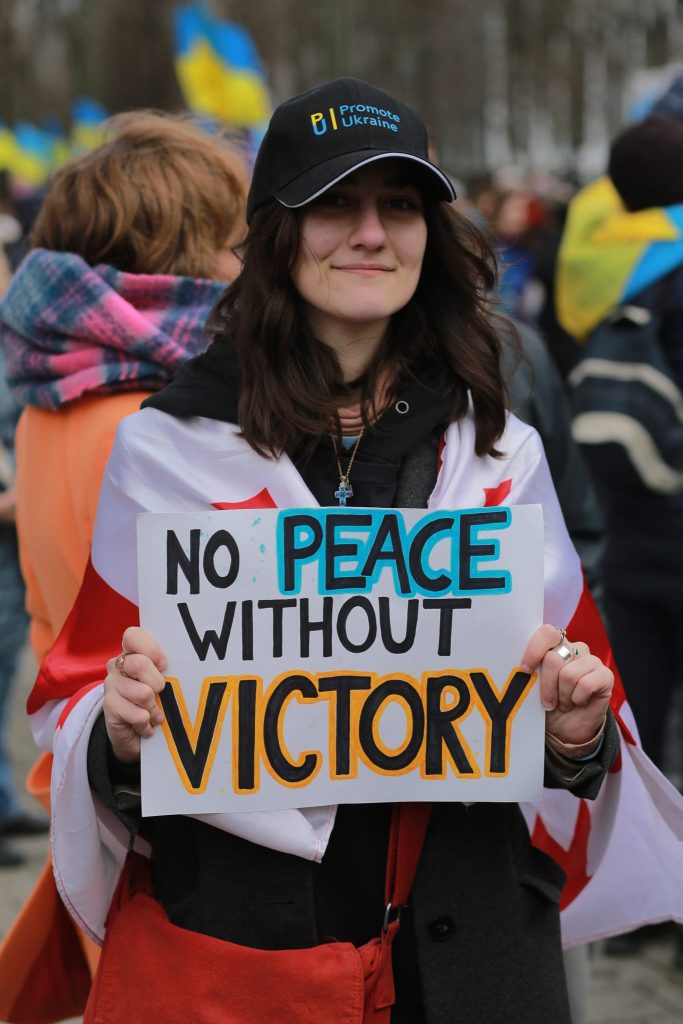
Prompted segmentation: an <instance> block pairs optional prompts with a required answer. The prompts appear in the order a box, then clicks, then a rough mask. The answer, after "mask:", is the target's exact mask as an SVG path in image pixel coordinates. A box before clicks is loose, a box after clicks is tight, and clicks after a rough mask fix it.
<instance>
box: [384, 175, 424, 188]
mask: <svg viewBox="0 0 683 1024" xmlns="http://www.w3.org/2000/svg"><path fill="white" fill-rule="evenodd" d="M380 186H381V187H382V188H415V189H417V187H418V186H417V185H416V184H415V182H414V180H412V179H411V178H409V177H405V175H401V174H393V175H388V176H387V177H386V178H382V180H381V181H380Z"/></svg>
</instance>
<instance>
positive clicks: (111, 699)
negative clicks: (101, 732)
mask: <svg viewBox="0 0 683 1024" xmlns="http://www.w3.org/2000/svg"><path fill="white" fill-rule="evenodd" d="M103 712H104V719H105V723H106V724H108V725H110V726H121V725H124V726H126V727H127V728H129V729H132V730H133V732H135V733H137V734H138V736H144V735H151V733H152V732H153V731H154V730H153V728H152V725H151V722H150V712H149V711H148V710H147V709H146V708H141V707H139V706H138V705H137V704H133V703H131V701H129V700H126V699H125V697H122V696H121V694H120V693H116V692H114V693H111V694H108V695H107V696H106V697H105V699H104V705H103Z"/></svg>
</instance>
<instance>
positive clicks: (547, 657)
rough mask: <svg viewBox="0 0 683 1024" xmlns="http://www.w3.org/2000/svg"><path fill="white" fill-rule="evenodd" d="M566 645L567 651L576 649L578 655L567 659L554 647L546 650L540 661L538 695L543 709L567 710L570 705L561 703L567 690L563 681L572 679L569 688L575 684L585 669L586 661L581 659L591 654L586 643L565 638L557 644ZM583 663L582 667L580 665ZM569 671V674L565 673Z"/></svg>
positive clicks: (561, 646)
mask: <svg viewBox="0 0 683 1024" xmlns="http://www.w3.org/2000/svg"><path fill="white" fill-rule="evenodd" d="M563 647H566V649H567V650H568V651H572V652H573V651H578V656H577V657H574V658H572V659H571V660H567V658H566V656H564V657H563V656H562V655H561V654H558V647H557V646H556V647H554V648H553V649H552V650H549V651H546V652H545V654H544V656H543V660H542V662H541V681H540V687H539V689H540V697H541V706H542V707H543V709H544V710H545V711H554V710H555V708H557V707H560V708H561V709H562V710H564V711H567V710H569V707H570V706H571V701H570V702H569V706H566V701H565V705H563V699H564V695H565V693H566V691H567V685H566V684H565V681H566V680H567V679H569V680H570V681H571V680H573V683H572V684H571V688H573V685H575V683H576V680H577V679H578V678H579V676H580V675H581V673H582V671H585V670H586V667H587V663H585V662H583V660H582V659H584V658H590V657H591V655H590V654H589V653H588V645H587V644H584V643H581V642H580V641H579V643H576V644H573V643H571V642H570V641H568V640H565V641H564V643H563V644H560V645H559V648H560V649H562V648H563ZM581 664H583V668H581V667H579V668H578V669H577V666H580V665H581ZM567 673H569V675H567Z"/></svg>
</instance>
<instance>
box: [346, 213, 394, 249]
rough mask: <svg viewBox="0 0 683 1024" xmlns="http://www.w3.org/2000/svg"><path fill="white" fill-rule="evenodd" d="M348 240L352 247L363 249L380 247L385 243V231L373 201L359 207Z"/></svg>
mask: <svg viewBox="0 0 683 1024" xmlns="http://www.w3.org/2000/svg"><path fill="white" fill-rule="evenodd" d="M349 242H350V244H351V246H352V247H353V248H363V249H381V248H382V247H383V246H384V245H385V244H386V231H385V230H384V224H383V223H382V218H381V216H380V211H379V209H378V207H377V206H376V204H375V203H363V204H362V205H361V206H360V207H359V209H358V213H357V216H356V220H355V223H354V225H353V229H352V232H351V237H350V239H349Z"/></svg>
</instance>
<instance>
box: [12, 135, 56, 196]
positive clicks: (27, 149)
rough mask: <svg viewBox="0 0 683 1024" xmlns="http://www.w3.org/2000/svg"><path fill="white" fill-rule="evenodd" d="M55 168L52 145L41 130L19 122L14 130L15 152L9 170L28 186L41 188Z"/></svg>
mask: <svg viewBox="0 0 683 1024" xmlns="http://www.w3.org/2000/svg"><path fill="white" fill-rule="evenodd" d="M52 168H53V156H52V145H51V143H50V140H49V138H48V136H47V135H46V134H45V132H44V131H43V130H42V129H41V128H36V126H35V125H34V124H30V122H28V121H19V122H18V123H17V125H16V126H15V129H14V152H13V157H12V163H11V165H10V167H9V168H8V170H9V171H10V172H11V173H12V175H13V176H14V177H15V178H17V179H18V180H19V181H21V182H23V183H24V184H26V185H32V186H35V187H39V186H40V185H44V184H45V182H46V181H47V179H48V177H49V175H50V172H51V170H52Z"/></svg>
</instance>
